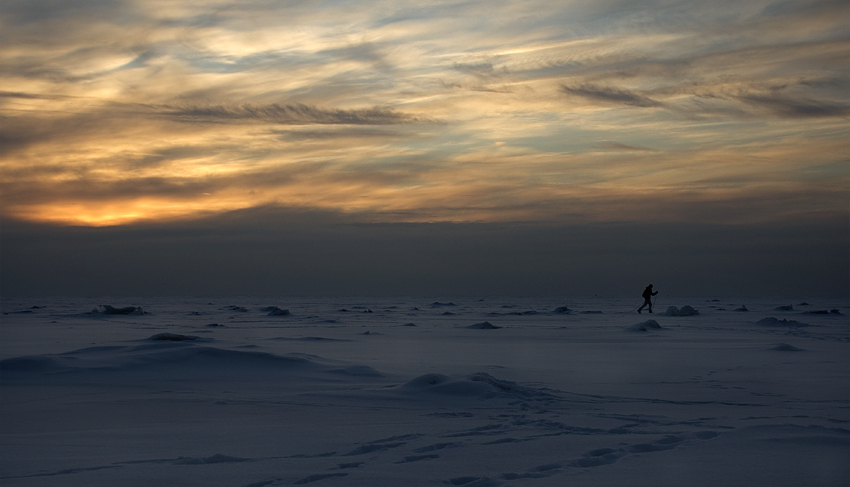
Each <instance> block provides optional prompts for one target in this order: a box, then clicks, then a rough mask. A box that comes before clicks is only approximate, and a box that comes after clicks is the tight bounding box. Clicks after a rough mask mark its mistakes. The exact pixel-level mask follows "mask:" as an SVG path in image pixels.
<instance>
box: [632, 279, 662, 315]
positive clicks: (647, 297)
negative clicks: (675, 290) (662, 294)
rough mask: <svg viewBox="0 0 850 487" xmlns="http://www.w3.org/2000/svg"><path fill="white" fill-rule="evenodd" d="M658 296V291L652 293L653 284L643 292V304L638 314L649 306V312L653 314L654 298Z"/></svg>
mask: <svg viewBox="0 0 850 487" xmlns="http://www.w3.org/2000/svg"><path fill="white" fill-rule="evenodd" d="M656 294H658V291H655V292H652V284H650V285H649V286H646V289H644V290H643V294H641V296H643V304H642V305H640V308H638V310H637V311H638V313H640V312H641V310H642V309H643V307H644V306H649V312H650V313H652V297H653V296H655V295H656Z"/></svg>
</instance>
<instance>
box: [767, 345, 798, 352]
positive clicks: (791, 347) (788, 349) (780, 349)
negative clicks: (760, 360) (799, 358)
mask: <svg viewBox="0 0 850 487" xmlns="http://www.w3.org/2000/svg"><path fill="white" fill-rule="evenodd" d="M771 350H776V351H778V352H802V351H803V350H804V349H802V348H797V347H795V346H794V345H788V344H787V343H780V344H778V345H776V346H775V347H772V348H771Z"/></svg>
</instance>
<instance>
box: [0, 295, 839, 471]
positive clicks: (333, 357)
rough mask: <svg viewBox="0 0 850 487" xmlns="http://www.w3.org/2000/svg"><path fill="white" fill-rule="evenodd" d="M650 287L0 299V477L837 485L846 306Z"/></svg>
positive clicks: (826, 302)
mask: <svg viewBox="0 0 850 487" xmlns="http://www.w3.org/2000/svg"><path fill="white" fill-rule="evenodd" d="M665 301H669V302H665V303H664V304H663V305H662V303H661V302H659V303H658V305H657V307H656V309H655V310H654V311H655V313H653V314H652V315H650V314H648V313H646V311H644V313H643V314H637V313H636V312H635V311H634V308H635V307H636V306H637V305H638V304H640V299H634V300H606V299H575V300H569V299H548V298H547V299H540V298H535V299H530V298H486V299H480V300H479V299H470V298H451V297H441V298H436V299H425V298H408V299H403V298H351V299H344V298H328V299H319V298H262V299H260V298H248V297H233V298H227V299H223V298H134V299H127V298H124V299H114V298H86V299H81V298H80V299H59V298H57V299H45V298H38V299H35V298H34V299H14V300H12V299H6V300H4V301H3V302H2V313H3V314H2V315H1V316H0V320H2V321H0V323H2V325H0V326H1V328H0V360H2V361H0V404H2V411H0V413H1V414H0V484H2V485H3V486H4V487H5V486H18V485H22V486H23V485H26V486H30V485H33V486H41V485H62V486H67V485H86V486H100V485H102V486H118V485H120V486H135V485H138V486H150V485H182V486H194V485H197V486H219V485H220V486H235V487H243V486H254V487H259V486H277V485H293V484H294V485H301V484H310V485H315V486H340V485H345V486H440V485H449V486H461V485H462V486H469V487H472V486H476V487H480V486H499V485H513V486H530V487H532V486H561V485H577V486H608V485H610V486H622V485H646V486H659V485H671V486H681V485H689V486H699V485H704V486H716V485H748V486H749V485H771V486H783V485H787V486H800V485H808V486H811V485H835V486H846V485H850V320H848V315H850V309H848V303H847V302H846V300H842V299H838V300H824V299H808V298H806V299H805V300H804V299H802V298H801V299H797V300H771V299H758V300H752V299H746V300H745V299H740V298H736V299H726V298H724V299H720V300H714V299H711V298H692V299H676V300H673V299H669V298H668V299H666V300H665ZM803 301H807V302H808V304H804V303H803ZM104 305H110V306H112V307H113V308H108V307H106V306H104ZM686 305H687V306H691V307H693V308H695V310H696V311H697V314H695V315H691V316H681V314H682V313H681V310H682V308H683V307H685V306H686ZM129 306H133V307H141V308H142V310H143V312H144V314H140V313H139V311H138V310H135V311H132V312H130V313H129V314H119V313H127V312H128V311H131V310H129V309H123V310H122V309H121V308H125V307H129ZM669 306H675V307H676V308H677V310H678V311H679V313H672V312H671V313H670V315H667V314H665V312H666V311H667V309H668V307H669ZM742 306H745V307H746V311H744V310H739V309H742ZM789 306H790V308H788V307H789ZM93 310H94V311H95V312H92V311H93ZM285 310H288V313H286V312H285ZM832 310H835V311H832ZM684 314H687V313H684ZM677 315H678V316H677ZM649 320H654V321H649Z"/></svg>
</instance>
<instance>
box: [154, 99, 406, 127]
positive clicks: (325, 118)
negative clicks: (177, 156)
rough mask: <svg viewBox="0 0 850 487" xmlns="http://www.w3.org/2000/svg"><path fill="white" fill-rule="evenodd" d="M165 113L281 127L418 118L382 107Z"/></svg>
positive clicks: (198, 108) (384, 122)
mask: <svg viewBox="0 0 850 487" xmlns="http://www.w3.org/2000/svg"><path fill="white" fill-rule="evenodd" d="M164 113H165V114H166V115H168V116H170V117H174V118H175V119H177V120H184V119H191V120H194V121H208V122H213V121H224V122H242V121H245V122H267V123H273V124H281V125H313V124H317V125H394V124H402V123H412V122H416V121H420V120H419V119H417V117H415V116H412V115H407V114H402V113H396V112H393V111H391V110H385V109H381V108H372V109H361V110H339V109H337V110H328V109H321V108H318V107H315V106H310V105H304V104H294V105H280V104H277V103H272V104H269V105H262V106H256V105H241V106H231V107H227V106H222V105H218V106H187V107H177V108H166V109H165V110H164Z"/></svg>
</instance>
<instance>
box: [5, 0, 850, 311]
mask: <svg viewBox="0 0 850 487" xmlns="http://www.w3.org/2000/svg"><path fill="white" fill-rule="evenodd" d="M848 20H850V6H848V5H847V3H846V2H845V1H806V0H794V1H760V0H753V1H747V2H741V1H734V2H733V1H722V0H720V1H715V2H698V1H693V0H679V1H676V0H666V1H665V0H657V1H653V0H646V1H633V0H629V1H626V0H623V1H616V0H611V1H607V0H601V1H595V2H586V1H564V0H559V1H552V0H526V1H522V2H519V1H498V0H495V1H475V0H470V1H433V2H420V1H417V2H407V1H309V0H305V1H275V0H248V1H243V2H218V1H205V2H190V1H180V0H6V1H4V2H3V6H2V8H0V294H2V295H23V294H162V293H166V294H180V293H183V294H240V293H245V294H262V293H268V294H355V295H356V294H428V295H441V294H468V295H479V294H481V295H483V294H512V295H538V294H540V295H544V294H545V295H560V294H565V295H585V294H587V295H593V294H609V295H631V294H634V295H636V296H639V295H640V291H641V290H642V289H643V287H644V286H645V285H646V284H647V283H648V282H654V283H655V284H656V288H658V289H665V290H666V292H669V293H671V294H678V295H688V294H701V295H703V294H716V295H732V294H736V295H795V296H796V295H833V296H845V297H846V296H848V289H850V283H848V281H850V277H848V276H850V164H848V155H850V130H849V129H850V124H848V121H850V29H848Z"/></svg>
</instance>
